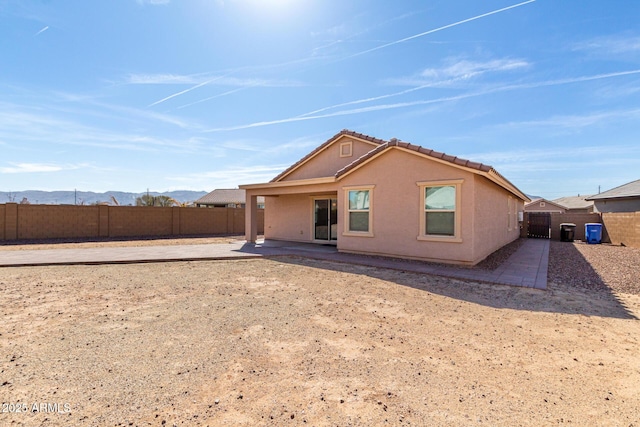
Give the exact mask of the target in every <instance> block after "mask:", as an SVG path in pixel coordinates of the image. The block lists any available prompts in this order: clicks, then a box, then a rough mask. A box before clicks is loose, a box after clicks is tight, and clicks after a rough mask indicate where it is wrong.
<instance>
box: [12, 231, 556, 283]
mask: <svg viewBox="0 0 640 427" xmlns="http://www.w3.org/2000/svg"><path fill="white" fill-rule="evenodd" d="M285 255H294V256H302V257H306V258H313V259H321V260H327V261H335V262H343V263H352V264H358V265H366V266H372V267H380V268H390V269H394V270H402V271H410V272H414V273H423V274H433V275H437V276H444V277H451V278H457V279H463V280H475V281H481V282H488V283H498V284H504V285H512V286H525V287H531V288H537V289H546V287H547V271H548V263H549V240H544V239H526V240H525V241H524V242H523V244H522V245H521V246H520V248H519V249H518V250H517V251H516V252H515V253H514V254H513V255H511V257H509V259H507V260H506V261H505V262H504V263H503V264H502V265H501V266H500V267H498V268H497V269H496V270H494V271H487V270H480V269H473V268H463V267H456V266H448V265H443V264H433V263H427V262H418V261H406V260H402V259H395V258H385V257H375V256H366V255H357V254H348V253H340V252H338V251H337V250H336V247H335V246H331V245H314V244H308V243H296V242H281V241H266V242H265V241H259V242H257V243H256V244H249V243H245V242H242V241H238V242H233V243H221V244H202V245H174V246H141V247H111V248H80V249H47V250H15V251H2V252H0V267H20V266H37V265H74V264H116V263H117V264H121V263H140V262H168V261H195V260H219V259H248V258H260V257H273V256H285Z"/></svg>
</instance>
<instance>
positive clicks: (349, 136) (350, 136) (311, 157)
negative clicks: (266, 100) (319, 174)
mask: <svg viewBox="0 0 640 427" xmlns="http://www.w3.org/2000/svg"><path fill="white" fill-rule="evenodd" d="M342 138H349V139H354V140H358V141H360V142H364V143H366V144H369V145H371V146H373V147H378V146H379V145H378V144H376V143H375V142H371V141H367V140H366V139H362V138H358V137H357V136H353V135H349V134H342V135H339V136H338V137H337V138H334V139H333V140H331V141H329V143H325V146H324V147H322V148H321V149H320V150H318V151H317V152H315V153H314V154H313V156H309V158H307V159H305V161H304V162H301V163H300V164H299V165H297V166H296V167H294V168H292V169H291V170H290V171H288V172H287V173H286V174H284V175H282V176H281V177H280V178H278V180H277V181H275V182H280V181H282V180H283V179H285V178H286V177H287V176H289V175H291V174H292V173H293V172H294V171H297V170H298V169H300V168H301V167H302V166H304V165H305V164H307V163H308V162H309V161H310V160H311V159H314V158H315V157H316V156H317V155H319V154H320V153H322V152H324V151H325V150H326V149H327V148H329V147H331V146H332V145H333V144H335V143H336V142H338V141H340V140H341V139H342Z"/></svg>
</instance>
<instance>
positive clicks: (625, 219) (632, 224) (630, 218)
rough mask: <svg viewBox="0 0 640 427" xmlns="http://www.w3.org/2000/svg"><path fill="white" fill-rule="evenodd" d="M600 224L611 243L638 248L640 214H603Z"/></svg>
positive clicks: (639, 242)
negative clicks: (602, 225)
mask: <svg viewBox="0 0 640 427" xmlns="http://www.w3.org/2000/svg"><path fill="white" fill-rule="evenodd" d="M602 222H603V224H604V230H605V232H606V235H607V238H608V240H609V241H610V242H611V243H613V244H614V245H620V244H624V245H625V246H631V247H634V248H640V212H619V213H603V214H602Z"/></svg>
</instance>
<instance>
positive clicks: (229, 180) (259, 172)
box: [168, 165, 289, 189]
mask: <svg viewBox="0 0 640 427" xmlns="http://www.w3.org/2000/svg"><path fill="white" fill-rule="evenodd" d="M288 166H289V165H273V166H263V165H257V166H232V167H228V168H225V169H220V170H215V171H208V172H200V173H193V174H187V175H184V174H183V175H179V176H173V177H169V178H168V179H169V180H170V181H173V182H176V183H180V185H181V186H184V185H189V186H191V187H193V188H212V189H213V188H235V187H237V186H238V185H242V184H255V183H259V182H268V181H270V180H271V179H273V178H274V177H275V176H277V175H278V174H279V173H280V172H282V171H283V170H285V169H286V168H287V167H288Z"/></svg>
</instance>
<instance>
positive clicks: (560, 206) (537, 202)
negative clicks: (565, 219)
mask: <svg viewBox="0 0 640 427" xmlns="http://www.w3.org/2000/svg"><path fill="white" fill-rule="evenodd" d="M541 202H542V203H545V206H544V207H545V209H547V210H551V209H549V208H547V206H546V205H551V206H552V207H555V208H557V209H559V210H560V211H561V212H564V211H565V210H566V209H567V208H566V207H565V206H562V205H561V204H559V203H554V202H552V201H551V200H547V199H544V198H542V197H540V198H539V199H534V200H532V201H530V202H529V203H525V204H524V210H525V211H526V210H527V208H528V207H533V206H536V205H538V204H539V203H541Z"/></svg>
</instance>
